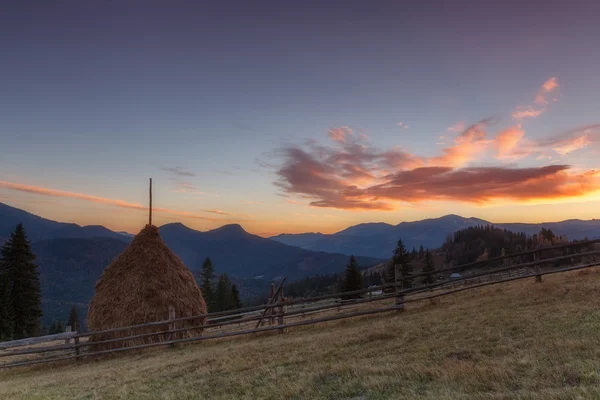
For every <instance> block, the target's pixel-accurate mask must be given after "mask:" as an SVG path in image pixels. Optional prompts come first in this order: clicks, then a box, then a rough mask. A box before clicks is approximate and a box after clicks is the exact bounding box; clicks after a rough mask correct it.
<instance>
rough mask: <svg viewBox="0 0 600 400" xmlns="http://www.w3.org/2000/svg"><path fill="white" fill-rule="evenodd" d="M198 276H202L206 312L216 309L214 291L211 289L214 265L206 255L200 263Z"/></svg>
mask: <svg viewBox="0 0 600 400" xmlns="http://www.w3.org/2000/svg"><path fill="white" fill-rule="evenodd" d="M200 277H201V278H202V288H201V289H202V297H204V301H205V302H206V307H207V308H208V312H215V311H217V310H216V307H215V306H216V305H215V291H214V289H213V281H214V279H215V266H214V265H213V263H212V261H210V258H208V257H207V258H206V259H205V260H204V262H203V263H202V272H200Z"/></svg>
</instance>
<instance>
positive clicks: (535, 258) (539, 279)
mask: <svg viewBox="0 0 600 400" xmlns="http://www.w3.org/2000/svg"><path fill="white" fill-rule="evenodd" d="M538 259H539V256H538V253H534V254H533V261H538ZM534 268H535V273H536V274H537V275H536V276H535V283H542V274H541V273H540V265H539V264H536V266H535V267H534Z"/></svg>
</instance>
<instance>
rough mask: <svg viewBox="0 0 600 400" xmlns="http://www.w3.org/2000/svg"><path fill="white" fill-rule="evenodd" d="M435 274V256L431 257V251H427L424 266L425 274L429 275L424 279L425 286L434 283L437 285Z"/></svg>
mask: <svg viewBox="0 0 600 400" xmlns="http://www.w3.org/2000/svg"><path fill="white" fill-rule="evenodd" d="M434 272H435V264H434V262H433V256H432V255H431V253H430V252H429V250H427V251H426V252H425V264H424V265H423V273H424V274H427V275H424V276H423V278H422V282H423V285H430V284H432V283H435V277H434V276H433V273H434Z"/></svg>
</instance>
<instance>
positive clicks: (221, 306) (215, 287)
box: [199, 257, 243, 313]
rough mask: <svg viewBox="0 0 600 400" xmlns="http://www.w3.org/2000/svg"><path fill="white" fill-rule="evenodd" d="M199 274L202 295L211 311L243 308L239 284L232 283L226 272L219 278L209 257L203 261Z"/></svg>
mask: <svg viewBox="0 0 600 400" xmlns="http://www.w3.org/2000/svg"><path fill="white" fill-rule="evenodd" d="M199 275H200V280H201V289H202V297H204V301H205V302H206V307H207V309H208V312H209V313H210V312H218V311H227V310H234V309H236V308H242V306H243V305H242V302H241V301H240V292H239V290H238V288H237V286H236V285H235V284H232V283H231V280H230V279H229V276H228V275H227V274H226V273H223V274H221V276H219V277H218V279H217V276H216V274H215V266H214V264H213V263H212V261H211V260H210V258H208V257H207V258H206V259H205V260H204V262H203V263H202V271H201V272H200V273H199Z"/></svg>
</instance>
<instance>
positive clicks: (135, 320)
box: [88, 225, 206, 351]
mask: <svg viewBox="0 0 600 400" xmlns="http://www.w3.org/2000/svg"><path fill="white" fill-rule="evenodd" d="M169 306H173V307H174V309H175V317H176V318H181V317H187V316H193V315H199V314H205V313H206V303H205V301H204V299H203V298H202V292H201V291H200V288H198V285H197V284H196V280H195V279H194V276H193V275H192V273H191V272H190V270H189V269H188V268H187V267H186V266H185V265H184V264H183V262H181V260H180V259H179V258H178V257H177V256H176V255H175V254H173V252H172V251H171V250H170V249H169V248H168V247H167V245H166V244H165V243H164V242H163V241H162V239H161V237H160V235H159V233H158V228H157V227H156V226H153V225H146V226H145V227H144V229H142V230H141V231H140V233H138V235H137V236H136V237H135V238H134V239H133V241H132V242H131V244H130V245H129V247H127V248H126V249H125V251H123V253H121V254H120V255H119V256H118V257H117V258H116V259H115V260H114V261H113V263H112V264H110V265H109V266H108V267H106V269H105V270H104V272H103V273H102V275H101V276H100V278H99V279H98V281H97V282H96V294H95V295H94V298H93V299H92V302H91V303H90V308H89V312H88V326H89V328H90V330H92V331H99V330H106V329H111V328H118V327H124V326H131V325H137V324H143V323H147V322H155V321H163V320H166V319H168V318H169ZM202 323H203V320H202V319H200V320H192V321H183V322H178V323H176V325H175V328H176V329H178V328H184V327H192V326H198V325H201V324H202ZM168 329H169V327H168V324H165V325H160V326H153V327H146V328H136V329H130V330H127V331H122V332H115V333H106V334H96V335H92V336H91V337H90V341H92V342H94V341H96V342H97V341H101V340H107V339H115V338H120V337H127V336H132V335H139V334H144V333H151V332H162V331H166V330H168ZM200 333H201V330H200V329H194V330H192V331H183V332H176V333H174V334H173V335H172V339H180V338H186V337H192V336H198V335H200ZM169 339H171V335H170V334H161V335H155V336H151V337H145V338H139V339H133V340H126V341H117V342H112V343H104V344H98V345H95V346H94V348H93V351H97V350H106V349H112V348H118V347H130V346H135V345H139V344H144V343H155V342H162V341H167V340H169Z"/></svg>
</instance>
